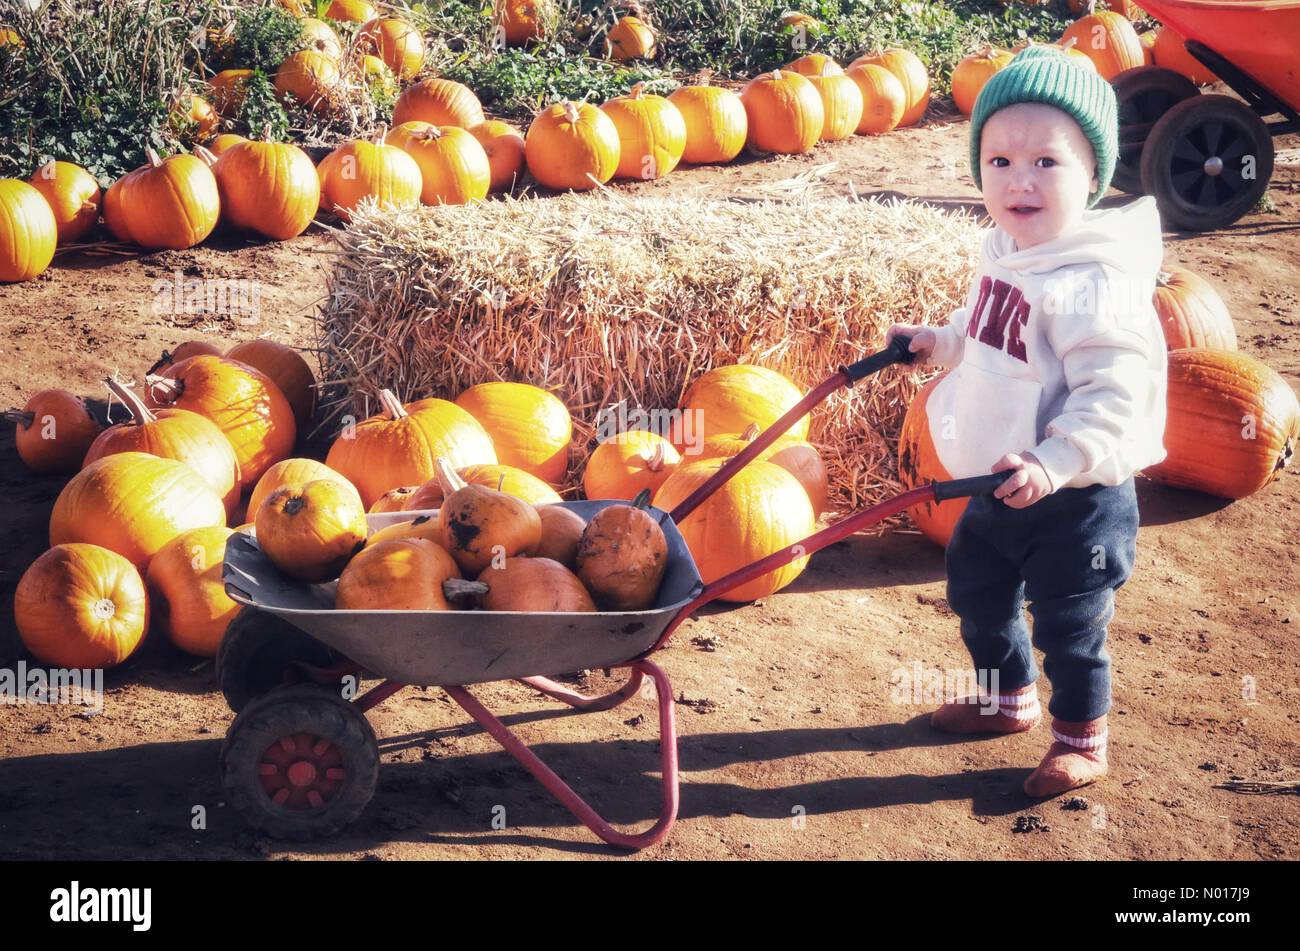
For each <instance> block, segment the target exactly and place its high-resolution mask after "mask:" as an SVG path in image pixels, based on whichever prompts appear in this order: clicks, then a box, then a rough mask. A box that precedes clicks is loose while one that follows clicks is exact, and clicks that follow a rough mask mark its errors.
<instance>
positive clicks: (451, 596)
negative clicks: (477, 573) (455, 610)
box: [442, 578, 490, 601]
mask: <svg viewBox="0 0 1300 951" xmlns="http://www.w3.org/2000/svg"><path fill="white" fill-rule="evenodd" d="M489 590H490V589H489V588H488V586H487V585H486V584H485V583H483V582H482V581H466V580H465V579H464V578H448V579H447V580H445V581H444V582H443V583H442V595H443V597H444V598H446V599H447V600H448V601H468V600H470V599H472V598H481V597H483V595H485V594H487V593H488V591H489Z"/></svg>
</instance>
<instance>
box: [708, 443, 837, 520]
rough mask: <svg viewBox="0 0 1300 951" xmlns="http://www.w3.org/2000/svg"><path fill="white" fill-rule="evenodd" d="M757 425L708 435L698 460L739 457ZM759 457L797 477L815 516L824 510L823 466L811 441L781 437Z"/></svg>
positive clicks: (824, 477) (824, 480)
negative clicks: (740, 431) (732, 431)
mask: <svg viewBox="0 0 1300 951" xmlns="http://www.w3.org/2000/svg"><path fill="white" fill-rule="evenodd" d="M758 434H759V428H758V427H757V426H754V425H751V426H750V427H749V428H748V429H746V430H745V431H744V432H743V433H727V434H723V435H718V436H710V437H709V438H708V439H706V440H704V448H703V450H702V451H701V453H700V455H699V458H701V459H729V458H731V457H732V456H738V455H740V453H741V452H743V451H744V450H745V448H746V447H747V446H748V445H749V444H750V443H751V442H753V441H754V439H755V437H757V436H758ZM758 458H759V459H762V460H766V461H767V462H772V463H775V464H776V465H778V466H780V467H781V468H782V469H784V470H785V471H786V472H788V473H790V475H792V476H794V477H795V478H796V479H798V480H799V484H800V485H802V486H803V487H804V491H805V492H807V493H808V501H809V502H811V503H812V507H813V515H814V517H816V516H820V515H821V514H822V512H823V511H825V509H826V492H827V480H826V466H825V465H824V464H823V463H822V457H821V453H819V452H818V451H817V450H816V448H815V447H814V446H813V445H812V443H810V442H807V441H805V440H803V439H797V438H795V437H792V436H781V437H779V438H778V439H777V440H776V442H774V443H772V445H770V446H768V447H767V448H766V449H764V450H763V451H762V452H761V453H759V455H758Z"/></svg>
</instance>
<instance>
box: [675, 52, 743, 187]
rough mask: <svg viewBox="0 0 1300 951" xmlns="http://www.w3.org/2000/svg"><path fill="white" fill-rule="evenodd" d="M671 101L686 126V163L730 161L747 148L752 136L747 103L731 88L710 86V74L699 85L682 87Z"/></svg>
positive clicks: (703, 73)
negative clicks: (746, 143) (748, 140)
mask: <svg viewBox="0 0 1300 951" xmlns="http://www.w3.org/2000/svg"><path fill="white" fill-rule="evenodd" d="M668 101H669V102H671V103H672V104H673V105H674V106H676V107H677V111H678V112H680V113H681V114H682V120H683V121H684V122H685V123H686V147H685V149H683V151H682V161H683V162H690V163H692V164H695V165H700V164H707V163H714V162H730V161H731V160H732V159H734V158H735V157H736V156H737V155H739V154H740V150H741V149H743V148H744V147H745V140H746V138H748V136H749V115H748V114H747V113H746V112H745V103H744V101H743V100H741V98H740V97H739V96H738V95H736V94H735V93H734V92H732V91H731V90H730V89H723V88H722V87H721V86H710V85H709V76H708V72H707V71H702V73H701V75H700V81H699V84H698V85H695V86H681V87H679V88H678V89H676V90H674V91H673V93H672V94H671V95H670V96H669V97H668Z"/></svg>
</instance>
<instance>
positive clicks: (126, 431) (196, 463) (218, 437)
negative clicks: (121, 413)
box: [82, 379, 242, 518]
mask: <svg viewBox="0 0 1300 951" xmlns="http://www.w3.org/2000/svg"><path fill="white" fill-rule="evenodd" d="M104 383H105V384H106V385H107V386H108V388H109V390H110V392H112V394H113V395H114V396H115V397H117V398H118V399H119V400H121V401H122V405H123V406H125V407H126V410H127V412H128V413H130V415H131V418H130V419H129V420H127V421H126V422H123V423H117V424H116V425H114V426H110V427H108V429H106V430H104V431H103V432H102V433H100V434H99V435H98V436H97V437H96V438H95V441H94V442H93V443H91V444H90V448H89V449H87V450H86V455H85V459H84V460H83V462H82V467H83V468H84V467H85V466H88V465H90V464H91V463H93V462H95V461H96V460H99V459H103V458H104V457H105V456H111V455H113V454H114V453H119V452H147V453H149V454H150V455H154V456H158V457H159V458H162V459H176V460H179V461H180V462H183V463H185V464H186V465H188V466H189V467H190V468H191V469H193V470H194V471H195V472H197V473H198V474H199V475H201V476H202V477H203V478H204V480H206V481H207V483H208V485H210V486H212V488H213V490H214V491H215V492H216V493H217V495H218V496H220V497H221V500H222V503H223V504H224V505H225V507H226V516H227V518H229V517H231V516H233V515H234V514H235V512H236V510H237V509H238V508H239V494H240V491H241V488H242V482H241V481H240V478H239V460H238V459H237V458H236V457H235V450H234V449H232V448H231V446H230V440H228V439H227V438H226V436H225V434H224V433H223V432H222V431H221V430H220V429H218V428H217V425H216V423H214V422H212V420H210V419H207V418H206V417H204V416H200V415H199V414H198V413H193V412H190V411H189V410H185V409H160V410H156V411H155V410H151V409H150V408H149V407H147V406H145V404H144V401H143V400H141V399H140V397H138V396H137V395H136V394H135V393H134V392H132V391H131V389H130V388H128V387H125V386H123V385H122V384H120V383H118V382H117V381H116V380H113V379H106V380H105V381H104Z"/></svg>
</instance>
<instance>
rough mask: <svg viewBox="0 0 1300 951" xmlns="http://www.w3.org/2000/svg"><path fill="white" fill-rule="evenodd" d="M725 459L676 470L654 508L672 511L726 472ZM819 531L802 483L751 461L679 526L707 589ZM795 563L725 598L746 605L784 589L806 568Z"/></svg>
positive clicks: (803, 560) (804, 560)
mask: <svg viewBox="0 0 1300 951" xmlns="http://www.w3.org/2000/svg"><path fill="white" fill-rule="evenodd" d="M724 461H725V460H722V459H702V460H699V461H697V462H688V463H684V464H682V465H680V466H678V467H677V468H676V469H675V470H674V471H673V474H672V475H670V476H669V477H668V479H667V481H666V482H664V484H663V486H662V487H661V488H660V489H659V491H658V492H657V493H656V494H655V499H654V504H655V507H656V508H659V509H663V510H664V511H671V510H672V509H673V507H674V506H675V505H677V504H678V503H679V502H682V501H684V500H685V499H686V498H687V496H689V495H690V494H691V493H692V492H694V491H695V490H696V489H698V488H699V487H700V486H701V485H703V484H704V483H705V481H706V480H708V479H709V478H711V477H712V476H714V475H716V474H717V471H718V470H719V469H720V468H722V465H723V462H724ZM814 526H815V520H814V518H813V511H812V504H811V503H810V502H809V501H808V493H807V492H805V491H804V489H803V486H801V485H800V484H799V480H798V479H796V478H795V477H794V476H792V475H790V473H788V472H786V471H785V470H784V469H782V468H781V467H780V466H778V465H775V464H774V463H771V462H751V463H750V464H749V465H747V466H745V468H743V469H741V470H740V471H739V472H738V473H736V475H735V476H733V477H732V479H731V480H730V481H728V482H727V483H726V484H724V485H723V486H722V487H721V488H720V489H718V491H717V492H715V493H714V494H713V495H711V496H709V498H708V499H706V500H705V501H704V502H703V504H701V505H700V506H699V507H698V508H697V509H695V511H693V512H692V513H691V514H690V515H688V516H687V517H686V518H684V519H683V520H682V521H681V522H680V523H679V524H678V526H677V528H678V530H679V531H680V532H681V534H682V538H683V539H684V540H685V542H686V546H687V548H689V549H690V552H691V556H692V557H693V558H694V559H695V564H696V567H697V568H699V571H700V577H701V578H702V579H703V580H704V583H705V584H709V583H711V582H713V581H716V580H718V579H719V578H721V577H723V576H724V575H728V574H730V573H731V572H733V571H736V570H737V569H739V568H743V567H745V566H746V565H750V564H753V563H754V562H756V561H758V560H759V559H762V558H766V557H767V556H768V555H770V554H773V553H774V552H777V551H780V550H781V549H783V548H786V547H788V546H790V545H793V544H795V543H797V542H800V541H803V540H804V539H806V538H807V537H808V536H809V535H811V534H812V532H813V528H814ZM807 564H808V559H807V557H803V558H799V559H796V560H795V561H793V562H791V563H790V564H788V565H786V566H785V567H783V568H776V569H773V570H772V571H769V572H767V573H766V574H763V575H760V576H759V577H757V578H754V579H752V580H750V581H747V582H745V583H744V584H743V585H741V586H740V587H738V588H735V589H733V590H731V591H729V592H727V593H726V594H724V595H722V600H724V601H733V602H743V601H753V600H754V599H755V598H761V597H765V596H766V595H769V594H773V593H774V592H776V591H779V590H781V589H782V588H784V587H785V586H786V585H788V584H789V583H790V582H791V581H793V580H794V579H795V578H797V577H798V576H799V574H800V573H801V572H802V571H803V569H804V568H805V567H806V566H807Z"/></svg>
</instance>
